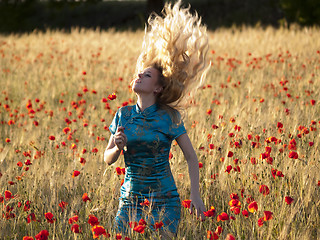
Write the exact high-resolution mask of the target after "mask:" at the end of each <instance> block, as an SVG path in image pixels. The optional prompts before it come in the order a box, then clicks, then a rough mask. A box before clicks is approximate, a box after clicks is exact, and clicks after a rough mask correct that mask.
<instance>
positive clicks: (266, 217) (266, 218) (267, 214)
mask: <svg viewBox="0 0 320 240" xmlns="http://www.w3.org/2000/svg"><path fill="white" fill-rule="evenodd" d="M263 214H264V218H263V220H264V221H269V220H271V219H272V214H273V213H272V212H270V211H264V213H263Z"/></svg>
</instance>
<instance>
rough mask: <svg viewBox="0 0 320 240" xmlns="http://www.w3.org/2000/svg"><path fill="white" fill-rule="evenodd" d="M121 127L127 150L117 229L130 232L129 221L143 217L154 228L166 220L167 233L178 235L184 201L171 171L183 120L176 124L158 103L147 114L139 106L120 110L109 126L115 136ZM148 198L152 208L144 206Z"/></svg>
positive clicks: (182, 131) (116, 219)
mask: <svg viewBox="0 0 320 240" xmlns="http://www.w3.org/2000/svg"><path fill="white" fill-rule="evenodd" d="M178 114H179V113H178ZM179 116H180V117H181V115H180V114H179ZM118 126H123V127H124V128H125V129H124V133H125V134H126V136H127V149H126V151H124V161H125V167H126V174H125V178H124V182H123V185H122V186H121V188H120V198H119V208H118V212H117V215H116V218H115V227H116V230H117V231H118V232H123V233H125V232H126V231H127V230H128V229H130V228H129V222H135V221H136V222H138V221H139V220H140V219H141V218H143V219H144V220H145V221H147V223H149V226H150V227H151V229H152V226H153V225H154V223H155V222H160V221H162V222H163V224H164V225H163V228H164V229H165V230H169V231H170V232H172V233H176V232H177V227H178V224H179V220H180V211H181V202H180V198H179V194H178V192H177V187H176V184H175V181H174V179H173V176H172V172H171V169H170V164H169V153H170V148H171V143H172V141H173V140H174V139H175V138H177V137H178V136H180V135H181V134H183V133H186V129H185V127H184V123H183V121H181V123H180V124H179V125H178V124H173V122H172V120H171V118H170V116H169V114H168V113H167V111H166V110H164V109H161V108H160V107H159V105H158V104H157V103H155V104H153V105H151V106H149V107H148V108H146V109H145V110H144V111H141V109H140V107H139V106H138V104H136V105H132V106H125V107H121V108H119V109H118V111H117V112H116V114H115V116H114V118H113V121H112V123H111V125H110V126H109V130H110V132H111V133H112V134H115V133H116V130H117V127H118ZM146 199H147V200H148V201H149V203H150V204H149V206H145V205H144V206H143V205H141V204H140V203H143V202H144V201H145V200H146Z"/></svg>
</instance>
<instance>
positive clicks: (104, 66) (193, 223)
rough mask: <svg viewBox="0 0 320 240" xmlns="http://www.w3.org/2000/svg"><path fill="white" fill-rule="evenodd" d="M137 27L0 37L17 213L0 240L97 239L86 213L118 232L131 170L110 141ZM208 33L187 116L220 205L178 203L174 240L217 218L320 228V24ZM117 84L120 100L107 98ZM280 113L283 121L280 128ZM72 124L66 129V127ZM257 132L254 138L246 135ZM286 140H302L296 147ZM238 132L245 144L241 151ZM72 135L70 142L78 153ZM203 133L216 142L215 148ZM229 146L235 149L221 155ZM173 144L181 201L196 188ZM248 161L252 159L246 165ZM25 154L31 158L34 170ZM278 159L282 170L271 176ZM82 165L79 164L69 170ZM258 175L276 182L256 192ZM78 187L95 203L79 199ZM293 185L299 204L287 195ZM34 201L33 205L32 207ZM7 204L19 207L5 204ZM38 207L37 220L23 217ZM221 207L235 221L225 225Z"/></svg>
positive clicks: (211, 195) (313, 234)
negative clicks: (203, 213) (110, 151)
mask: <svg viewBox="0 0 320 240" xmlns="http://www.w3.org/2000/svg"><path fill="white" fill-rule="evenodd" d="M142 38H143V31H137V32H130V31H124V32H115V31H113V30H109V31H93V30H83V29H79V28H73V29H72V30H71V32H70V33H63V32H61V31H47V32H45V33H41V32H37V31H35V32H33V33H30V34H20V35H14V34H9V35H1V36H0V71H1V73H0V84H1V88H2V89H1V96H0V123H1V127H0V135H1V141H0V172H1V174H0V176H1V177H0V195H1V196H3V197H4V196H5V191H6V190H8V191H10V192H11V193H12V194H13V195H14V197H13V198H11V199H7V200H6V199H4V200H3V201H2V203H1V209H0V214H1V215H3V214H4V216H6V213H8V212H9V216H10V212H11V213H14V215H15V217H11V218H10V217H9V219H6V218H5V217H2V218H1V219H0V236H1V239H22V238H23V236H33V237H34V236H35V235H36V234H38V233H39V232H40V231H41V230H44V229H46V230H48V232H49V239H92V232H91V226H90V225H89V224H88V216H89V215H90V214H94V215H95V216H96V217H97V218H98V219H99V221H100V225H102V226H104V228H105V229H106V230H107V231H108V232H109V233H110V234H111V239H115V234H116V233H115V232H114V231H113V229H112V221H113V219H114V217H115V213H116V211H117V207H118V197H119V188H120V183H121V179H123V175H120V176H119V175H117V173H116V172H115V169H116V167H119V166H121V167H123V166H124V162H123V156H120V158H119V160H118V162H116V163H115V164H113V165H111V166H107V164H105V163H104V162H103V152H104V149H105V148H106V146H107V141H108V139H109V136H110V132H109V131H108V129H107V127H108V126H109V125H110V123H111V121H112V119H113V115H114V113H115V112H116V110H117V109H118V107H121V106H122V105H123V104H126V102H127V103H128V104H129V105H133V104H135V101H136V97H135V95H134V93H132V92H130V90H129V87H128V85H129V82H130V81H131V79H133V77H134V76H133V72H134V67H135V61H136V58H137V56H138V54H139V51H140V47H141V43H142ZM209 38H210V42H209V44H210V48H209V52H208V60H211V62H212V67H211V69H210V70H209V72H208V74H207V82H206V83H205V85H204V87H203V88H202V89H199V90H198V92H197V94H196V97H195V99H193V101H191V102H190V104H189V108H188V110H187V111H186V112H187V114H186V118H185V119H184V122H185V126H186V129H187V132H188V135H189V137H190V139H191V141H192V143H193V146H194V148H195V150H196V153H197V156H198V159H199V162H201V163H202V164H203V167H202V168H201V169H200V191H201V196H202V198H203V201H204V203H205V205H206V207H207V209H210V207H211V206H214V207H215V210H216V215H215V216H214V217H212V218H207V219H206V221H204V222H200V221H199V220H197V219H196V217H195V216H194V215H190V214H188V212H187V210H186V209H185V208H183V207H182V209H181V211H182V216H181V222H180V225H179V230H178V239H206V238H207V231H215V229H216V228H217V226H221V227H222V228H223V232H222V234H221V236H220V238H219V239H225V238H226V236H227V234H229V233H230V234H232V235H233V236H235V237H236V239H319V237H320V230H319V229H320V219H319V218H320V217H319V216H320V200H319V196H320V194H319V193H320V186H319V185H320V183H319V181H320V175H319V171H320V161H319V150H318V149H319V128H320V107H319V106H320V101H319V96H320V90H319V89H320V70H319V67H320V53H319V51H320V40H319V39H320V31H319V29H318V28H311V27H309V28H298V27H291V28H290V29H284V28H283V29H282V28H280V29H278V30H276V29H274V28H271V27H267V28H265V29H262V28H259V27H256V28H250V27H242V28H231V29H223V28H221V29H217V30H215V31H210V32H209ZM112 93H116V96H117V98H116V99H114V100H112V101H111V100H107V101H106V100H104V98H105V99H107V97H108V95H109V94H112ZM312 100H314V101H312ZM30 103H31V105H30ZM32 110H33V111H32ZM210 110H212V112H211V113H210ZM66 119H69V120H70V123H69V124H68V123H67V121H66ZM34 121H37V122H38V125H37V126H36V124H35V122H34ZM278 122H281V123H282V124H283V127H281V128H280V129H281V130H279V129H278V127H277V124H278ZM212 125H216V126H217V127H218V128H216V129H214V128H213V126H212ZM235 125H237V126H240V127H241V129H240V131H237V130H236V129H235ZM299 126H300V127H299ZM65 127H70V129H71V133H72V134H70V132H69V133H68V134H65V133H64V132H63V129H64V128H65ZM229 133H234V136H232V135H229ZM249 134H251V135H252V136H253V139H251V140H249V139H248V135H249ZM299 134H301V135H299ZM70 135H71V136H70ZM50 136H54V137H55V139H54V140H50V139H49V137H50ZM257 136H258V137H257ZM272 136H274V137H276V138H277V139H281V143H279V141H278V142H277V143H276V144H275V143H274V142H272V143H268V144H267V143H266V142H265V140H266V139H267V138H269V137H272ZM258 139H259V141H258ZM292 139H295V140H296V143H297V144H296V150H292V149H291V150H290V149H288V145H289V142H290V140H292ZM62 142H65V143H66V146H63V145H62ZM234 142H239V143H240V146H241V147H239V148H235V147H234V144H232V143H234ZM252 142H256V143H257V145H256V147H252ZM258 142H259V143H260V144H259V143H258ZM309 142H313V146H310V144H309ZM72 144H76V148H75V149H74V150H72V149H71V146H72ZM209 144H214V147H213V149H210V146H211V148H212V145H209ZM267 145H268V146H270V147H271V149H272V151H271V153H270V156H271V157H272V158H273V163H272V164H268V163H267V162H266V159H264V160H262V159H261V158H260V154H262V153H264V152H265V151H266V150H265V146H267ZM83 149H86V150H87V152H86V153H83V151H82V150H83ZM28 151H29V153H30V156H28V155H27V154H26V153H27V152H28ZM229 151H232V152H233V154H234V155H233V156H232V157H228V156H227V155H228V152H229ZM291 151H294V152H297V154H298V156H299V157H298V159H293V158H290V157H289V153H290V152H291ZM171 152H172V154H173V158H172V159H171V160H170V162H171V166H172V172H173V175H174V178H175V180H176V184H177V187H178V192H179V194H180V197H181V200H184V199H188V198H189V193H190V191H189V189H190V188H189V177H188V169H187V163H186V161H185V159H184V157H183V154H182V152H181V150H180V149H179V147H178V146H177V145H176V144H175V143H173V145H172V151H171ZM23 153H25V154H23ZM25 155H27V156H25ZM81 157H82V158H84V159H85V160H86V163H85V164H84V165H82V164H81V163H80V161H79V160H80V158H81ZM251 158H256V162H257V163H256V164H252V162H251ZM27 159H30V161H31V163H32V165H28V167H29V170H28V171H26V169H25V167H27V165H26V164H25V161H26V160H27ZM235 159H239V161H238V162H237V160H235ZM19 161H20V162H22V165H23V166H22V167H19V166H18V165H17V163H18V162H19ZM236 162H237V163H236ZM228 165H231V166H232V167H233V168H234V167H236V166H239V168H240V172H237V171H235V170H234V169H232V170H231V172H230V173H229V174H228V173H227V172H225V170H226V168H227V166H228ZM272 168H274V169H277V170H279V171H282V173H283V175H284V177H276V178H274V177H273V176H272V174H271V169H272ZM74 170H77V171H80V175H79V176H77V177H74V178H73V177H72V173H73V171H74ZM260 185H267V186H268V187H269V189H270V193H269V194H268V195H266V196H264V195H263V194H262V193H260V192H259V187H260ZM242 189H243V191H242V193H243V197H242V196H241V190H242ZM84 193H87V194H88V196H89V198H90V199H91V201H87V202H84V201H83V200H82V196H83V194H84ZM231 193H236V194H238V196H239V200H240V202H241V211H242V210H245V209H246V210H248V202H247V198H248V197H249V196H252V197H253V198H254V200H255V201H256V202H257V204H258V210H257V211H256V212H254V213H251V212H249V216H248V217H247V218H246V217H244V216H243V215H242V214H241V213H240V214H239V215H235V214H234V213H233V212H232V211H231V210H230V206H229V201H230V199H231V198H230V194H231ZM286 196H290V197H292V198H293V199H294V201H293V203H291V204H290V205H288V204H287V203H286V202H285V197H286ZM28 200H29V201H30V210H28V211H24V205H25V204H26V201H28ZM61 201H64V202H66V203H68V205H67V206H66V208H65V209H64V210H62V208H61V207H59V203H60V202H61ZM19 202H20V203H21V204H22V206H21V207H19ZM7 206H9V208H10V207H12V208H13V209H12V210H11V211H8V207H7ZM264 211H271V212H272V213H273V215H272V216H273V218H272V219H271V220H268V221H265V222H264V224H263V226H261V227H259V225H258V219H259V218H261V217H263V216H264ZM32 212H33V213H34V214H35V217H36V219H37V220H39V221H35V222H34V221H32V222H31V223H27V221H26V218H27V216H28V215H29V214H30V213H32ZM47 212H51V213H53V215H54V218H56V221H55V222H54V223H49V222H47V220H46V219H45V216H44V214H45V213H47ZM222 212H226V213H227V214H228V215H229V216H233V217H235V219H234V220H232V219H231V220H227V221H219V222H218V221H217V216H218V215H219V214H221V213H222ZM75 214H78V215H79V221H78V224H79V226H80V228H81V229H82V233H81V234H74V233H73V232H72V231H71V224H69V223H68V219H69V218H70V217H72V216H73V215H75ZM11 216H12V215H11ZM148 234H149V233H148V231H146V233H145V234H139V233H136V232H134V233H133V234H132V235H131V236H130V237H131V238H132V239H148V238H149V235H148ZM123 239H124V236H123Z"/></svg>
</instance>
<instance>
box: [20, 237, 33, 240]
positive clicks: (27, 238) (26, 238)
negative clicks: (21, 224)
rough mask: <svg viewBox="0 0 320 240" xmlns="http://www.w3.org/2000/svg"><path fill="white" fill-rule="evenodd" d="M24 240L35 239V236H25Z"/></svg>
mask: <svg viewBox="0 0 320 240" xmlns="http://www.w3.org/2000/svg"><path fill="white" fill-rule="evenodd" d="M22 240H34V238H33V237H30V236H24V237H23V238H22Z"/></svg>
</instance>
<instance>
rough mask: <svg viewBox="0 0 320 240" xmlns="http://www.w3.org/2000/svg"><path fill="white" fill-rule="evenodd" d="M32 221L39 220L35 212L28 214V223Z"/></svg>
mask: <svg viewBox="0 0 320 240" xmlns="http://www.w3.org/2000/svg"><path fill="white" fill-rule="evenodd" d="M31 221H34V222H35V221H37V219H36V215H35V214H34V213H30V214H29V215H28V216H27V223H30V222H31Z"/></svg>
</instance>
